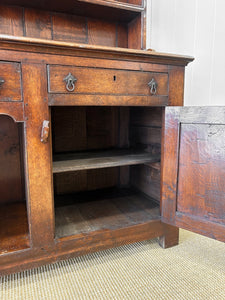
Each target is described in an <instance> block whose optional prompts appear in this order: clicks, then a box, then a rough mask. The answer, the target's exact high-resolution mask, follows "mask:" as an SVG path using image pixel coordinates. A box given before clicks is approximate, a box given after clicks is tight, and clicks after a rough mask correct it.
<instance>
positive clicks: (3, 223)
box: [0, 202, 29, 254]
mask: <svg viewBox="0 0 225 300" xmlns="http://www.w3.org/2000/svg"><path fill="white" fill-rule="evenodd" d="M0 241H1V242H0V254H4V253H8V252H13V251H18V250H22V249H26V248H29V234H28V220H27V210H26V204H25V203H21V202H18V203H12V204H8V205H1V207H0Z"/></svg>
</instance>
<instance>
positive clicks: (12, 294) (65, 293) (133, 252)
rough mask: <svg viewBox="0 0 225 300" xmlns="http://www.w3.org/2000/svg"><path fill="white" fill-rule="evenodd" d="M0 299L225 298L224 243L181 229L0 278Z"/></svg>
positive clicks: (206, 299)
mask: <svg viewBox="0 0 225 300" xmlns="http://www.w3.org/2000/svg"><path fill="white" fill-rule="evenodd" d="M0 299H1V300H11V299H13V300H16V299H18V300H19V299H21V300H26V299H35V300H38V299H46V300H48V299H51V300H58V299H60V300H63V299H66V300H67V299H71V300H76V299H99V300H101V299H107V300H108V299H157V300H158V299H185V300H187V299H205V300H208V299H220V300H221V299H225V243H221V242H218V241H214V240H211V239H208V238H205V237H202V236H200V235H197V234H194V233H190V232H188V231H184V230H181V231H180V244H179V246H176V247H173V248H170V249H166V250H164V249H161V248H160V247H159V245H158V244H157V241H156V240H151V241H146V242H140V243H136V244H133V245H127V246H123V247H119V248H116V249H110V250H106V251H102V252H98V253H93V254H90V255H86V256H83V257H77V258H74V259H70V260H67V261H62V262H59V263H56V264H52V265H48V266H44V267H41V268H38V269H33V270H30V271H26V272H22V273H19V274H14V275H9V276H5V277H2V278H0Z"/></svg>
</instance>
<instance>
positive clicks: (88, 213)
mask: <svg viewBox="0 0 225 300" xmlns="http://www.w3.org/2000/svg"><path fill="white" fill-rule="evenodd" d="M55 201H56V204H57V203H58V205H59V206H58V207H57V206H56V208H55V235H56V238H62V237H66V236H71V235H76V234H80V233H89V232H93V231H99V230H116V229H119V228H126V227H130V226H134V225H138V224H143V223H146V222H149V221H152V220H158V219H160V210H159V204H158V203H156V202H155V201H154V200H153V199H151V198H149V197H147V196H145V195H143V194H141V193H138V192H136V191H133V190H129V189H119V190H118V189H116V190H112V189H107V190H101V191H95V192H86V193H80V194H74V195H64V196H57V197H56V199H55Z"/></svg>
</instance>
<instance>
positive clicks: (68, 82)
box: [63, 73, 77, 92]
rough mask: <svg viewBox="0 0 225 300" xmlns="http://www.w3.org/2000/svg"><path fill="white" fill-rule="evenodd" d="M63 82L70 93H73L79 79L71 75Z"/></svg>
mask: <svg viewBox="0 0 225 300" xmlns="http://www.w3.org/2000/svg"><path fill="white" fill-rule="evenodd" d="M63 81H65V82H66V89H67V91H68V92H73V91H74V89H75V82H76V81H77V78H76V77H74V76H73V75H72V74H71V73H69V74H68V75H67V76H66V77H65V78H64V79H63Z"/></svg>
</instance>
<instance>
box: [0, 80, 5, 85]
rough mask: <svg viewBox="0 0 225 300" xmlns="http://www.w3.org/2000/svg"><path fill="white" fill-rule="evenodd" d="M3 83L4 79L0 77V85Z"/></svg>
mask: <svg viewBox="0 0 225 300" xmlns="http://www.w3.org/2000/svg"><path fill="white" fill-rule="evenodd" d="M3 83H5V80H4V79H2V78H0V87H1V86H2V85H3Z"/></svg>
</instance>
